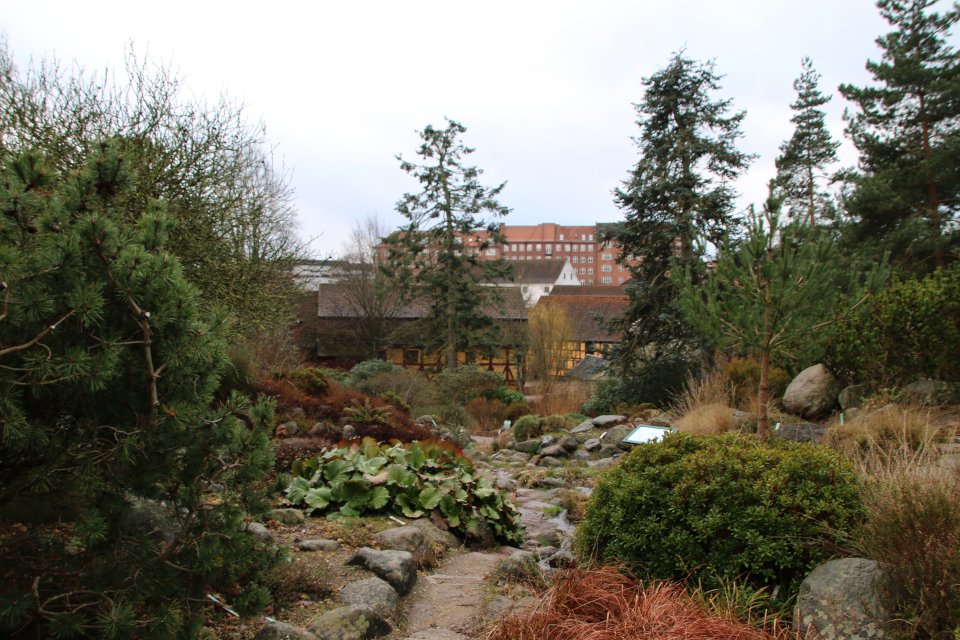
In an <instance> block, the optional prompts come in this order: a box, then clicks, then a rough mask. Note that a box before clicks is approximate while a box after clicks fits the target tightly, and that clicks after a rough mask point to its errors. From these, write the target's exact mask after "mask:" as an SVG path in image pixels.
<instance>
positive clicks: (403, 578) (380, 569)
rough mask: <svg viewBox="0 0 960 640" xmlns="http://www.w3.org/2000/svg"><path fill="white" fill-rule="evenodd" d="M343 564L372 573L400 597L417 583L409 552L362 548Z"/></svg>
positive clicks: (413, 563)
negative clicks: (384, 581)
mask: <svg viewBox="0 0 960 640" xmlns="http://www.w3.org/2000/svg"><path fill="white" fill-rule="evenodd" d="M345 564H347V565H348V566H360V567H363V568H364V569H366V570H367V571H371V572H373V573H374V575H376V576H377V577H379V578H382V579H383V580H386V581H387V582H389V583H390V586H391V587H393V588H394V589H395V590H396V592H397V593H398V594H399V595H400V596H405V595H407V594H408V593H410V590H411V589H413V585H415V584H416V583H417V565H416V562H414V559H413V554H412V553H410V552H409V551H376V550H374V549H371V548H369V547H363V548H362V549H358V550H357V551H355V552H354V553H353V555H351V556H350V557H349V558H348V559H347V561H346V563H345ZM311 630H312V629H311ZM314 633H316V632H314ZM318 635H319V634H318Z"/></svg>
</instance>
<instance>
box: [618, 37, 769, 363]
mask: <svg viewBox="0 0 960 640" xmlns="http://www.w3.org/2000/svg"><path fill="white" fill-rule="evenodd" d="M643 84H644V85H645V86H646V91H645V92H644V97H643V101H642V102H640V103H639V104H636V105H634V106H635V107H636V110H637V113H638V114H639V115H640V120H639V121H638V122H637V124H638V125H639V126H640V135H639V136H638V137H637V138H634V141H635V142H636V144H637V146H638V147H639V149H640V154H641V158H640V161H639V162H638V163H637V166H636V168H635V169H634V170H633V171H632V173H631V175H630V178H629V179H628V180H627V181H625V182H624V183H623V186H622V187H621V188H618V189H616V190H615V191H614V198H615V201H616V203H617V206H618V207H619V208H620V209H621V210H622V211H623V212H624V216H625V218H626V220H625V222H623V223H621V224H618V225H614V226H612V227H610V228H609V229H608V231H607V233H605V234H604V236H603V237H602V239H603V240H614V241H615V242H616V243H618V244H619V245H620V246H621V247H622V248H623V251H622V253H621V255H622V256H624V257H628V256H633V257H635V258H636V259H637V260H638V261H639V266H638V267H635V268H633V272H634V279H635V280H636V281H637V284H636V286H634V287H633V288H632V289H631V291H630V305H629V307H628V309H627V311H626V314H625V316H624V317H623V318H622V319H621V320H620V321H619V322H618V323H617V324H618V326H619V328H620V329H622V330H623V332H624V339H623V341H622V343H621V346H620V348H619V350H618V352H617V353H616V354H615V360H616V361H617V362H618V363H619V366H620V367H621V368H622V370H623V372H624V373H625V374H626V375H627V377H633V376H637V375H639V374H640V369H642V368H644V367H647V366H649V365H650V362H651V360H654V361H657V360H671V361H672V362H674V363H675V364H677V365H678V366H681V367H682V366H683V363H684V362H686V361H688V360H689V358H690V356H691V355H692V348H693V347H694V346H695V345H696V344H697V341H696V340H695V338H696V336H695V335H694V334H693V332H692V331H691V330H690V327H689V326H688V325H686V324H685V323H684V322H683V321H682V319H681V317H680V314H679V312H678V310H677V307H676V291H675V289H674V287H673V285H672V284H671V283H670V282H669V281H668V280H667V279H666V277H665V274H666V273H667V271H668V270H669V269H670V265H671V260H673V258H674V256H675V255H676V256H678V257H679V259H680V261H681V263H682V264H689V263H690V262H692V261H693V260H694V259H695V255H694V244H693V243H694V238H695V237H705V238H707V239H709V240H711V241H714V242H717V241H719V240H720V238H721V237H722V236H723V235H724V233H726V232H727V230H728V229H729V227H730V226H731V224H732V220H731V212H732V211H733V207H734V201H735V198H736V192H735V191H734V190H733V189H732V188H731V187H730V184H729V183H730V182H731V181H732V180H734V179H736V178H737V177H738V176H739V175H740V173H741V172H742V171H744V170H745V169H746V168H747V166H748V164H749V163H750V161H751V160H752V156H750V155H748V154H745V153H743V152H741V151H739V150H738V149H737V148H736V141H737V139H738V138H740V137H741V136H742V133H741V131H740V123H741V122H742V121H743V118H744V117H745V115H746V112H744V111H739V112H733V113H731V104H732V101H731V100H717V99H716V98H714V97H713V95H712V94H713V93H714V92H716V91H718V90H719V89H720V76H718V75H716V73H715V71H714V64H713V63H712V62H706V63H702V62H696V61H694V60H690V59H688V58H685V57H684V55H683V52H682V51H681V52H679V53H677V54H675V55H674V57H673V59H672V60H671V61H670V64H669V65H668V66H667V67H666V68H665V69H663V70H661V71H658V72H657V73H655V74H653V75H652V76H650V77H649V78H647V79H645V80H644V81H643ZM684 375H685V374H684V373H680V374H678V375H674V376H672V377H673V378H674V379H675V380H682V379H683V377H684Z"/></svg>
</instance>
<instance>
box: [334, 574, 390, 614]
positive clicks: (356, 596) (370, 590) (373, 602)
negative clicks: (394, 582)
mask: <svg viewBox="0 0 960 640" xmlns="http://www.w3.org/2000/svg"><path fill="white" fill-rule="evenodd" d="M337 598H338V599H339V600H340V602H342V603H343V604H346V605H351V604H361V605H366V606H368V607H370V608H371V609H373V610H374V611H376V612H377V613H378V614H380V615H381V616H383V617H384V618H386V619H388V620H394V621H395V620H396V619H397V616H398V615H399V613H400V597H399V596H398V595H397V592H396V591H394V589H393V587H391V586H390V585H389V584H387V583H386V582H384V581H383V580H381V579H380V578H367V579H366V580H358V581H357V582H351V583H350V584H348V585H347V586H345V587H344V588H343V589H341V590H340V595H338V596H337Z"/></svg>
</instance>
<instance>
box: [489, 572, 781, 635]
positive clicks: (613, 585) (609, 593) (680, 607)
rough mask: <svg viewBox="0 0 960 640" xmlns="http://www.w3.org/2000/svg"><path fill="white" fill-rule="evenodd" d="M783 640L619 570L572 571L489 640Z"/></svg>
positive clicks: (672, 588)
mask: <svg viewBox="0 0 960 640" xmlns="http://www.w3.org/2000/svg"><path fill="white" fill-rule="evenodd" d="M634 638H648V639H651V640H653V639H656V640H708V639H709V640H783V639H782V637H781V638H779V639H778V638H777V636H774V635H771V634H769V633H767V632H764V631H761V630H758V629H755V628H753V627H750V626H747V625H745V624H742V623H740V622H737V621H735V620H733V619H732V617H719V616H716V615H710V614H708V613H706V612H704V611H703V609H701V608H700V607H699V606H697V605H696V604H695V603H694V602H693V601H692V600H691V599H690V597H689V596H688V595H687V594H686V593H685V591H684V589H683V587H682V586H681V585H678V584H673V583H668V582H657V583H652V584H648V585H646V586H644V585H642V584H638V583H637V582H636V581H634V580H632V579H631V578H629V577H627V576H625V575H624V574H623V573H622V572H621V571H619V570H618V569H617V568H615V567H599V568H595V569H590V570H585V569H581V568H575V569H570V570H568V571H566V572H565V573H563V574H561V575H560V576H558V577H557V580H556V582H555V583H554V586H553V587H552V588H551V589H550V590H548V591H547V592H546V593H545V594H544V595H543V597H542V598H541V600H540V602H539V604H538V605H536V606H534V607H533V608H531V609H526V610H522V611H520V612H518V613H515V614H513V615H510V616H508V617H507V618H504V619H503V620H502V621H501V622H500V623H499V624H498V625H497V626H496V627H495V628H494V629H493V630H492V631H491V632H490V633H489V634H488V635H487V638H486V640H627V639H631V640H632V639H634Z"/></svg>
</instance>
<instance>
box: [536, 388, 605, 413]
mask: <svg viewBox="0 0 960 640" xmlns="http://www.w3.org/2000/svg"><path fill="white" fill-rule="evenodd" d="M527 391H528V392H532V393H533V394H534V395H533V397H531V398H530V401H529V404H530V408H531V409H532V410H533V413H535V414H537V415H541V416H552V415H556V414H563V415H566V414H568V413H579V412H580V408H581V407H583V405H584V403H585V402H586V401H587V400H589V399H590V398H591V397H592V396H593V387H592V386H591V385H590V383H588V382H581V381H579V380H565V381H561V382H558V383H556V384H553V385H551V386H550V388H549V389H548V390H547V392H546V393H543V394H542V395H540V391H541V389H540V388H539V386H538V385H537V383H532V384H530V385H527Z"/></svg>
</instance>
